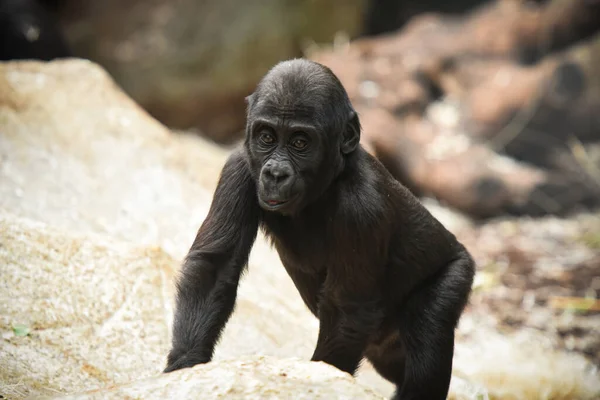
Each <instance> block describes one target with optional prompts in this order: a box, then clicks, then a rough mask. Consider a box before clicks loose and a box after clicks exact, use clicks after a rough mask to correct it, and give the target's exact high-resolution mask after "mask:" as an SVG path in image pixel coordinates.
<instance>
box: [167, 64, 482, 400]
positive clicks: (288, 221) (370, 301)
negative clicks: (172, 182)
mask: <svg viewBox="0 0 600 400" xmlns="http://www.w3.org/2000/svg"><path fill="white" fill-rule="evenodd" d="M246 131H247V135H246V141H245V144H244V148H243V149H240V150H238V151H237V152H235V153H234V154H233V155H231V156H230V158H229V160H228V161H227V163H226V165H225V167H224V168H223V171H222V174H221V178H220V182H219V184H218V187H217V190H216V193H215V196H214V199H213V203H212V205H211V209H210V211H209V214H208V216H207V217H206V219H205V221H204V223H203V224H202V226H201V228H200V230H199V232H198V235H197V237H196V240H195V241H194V244H193V245H192V247H191V249H190V252H189V255H188V257H187V259H186V261H185V263H184V266H183V272H182V276H181V278H180V279H179V284H178V296H177V310H176V313H175V324H174V331H173V332H174V335H173V336H174V337H173V348H172V350H171V352H170V354H169V357H168V365H167V368H166V369H165V372H168V371H173V370H176V369H179V368H185V367H191V366H193V365H195V364H198V363H205V362H208V361H210V359H211V357H212V354H213V350H214V347H215V344H216V343H217V340H218V338H219V336H220V333H221V331H222V329H223V328H224V326H225V324H226V322H227V320H228V318H229V316H230V314H231V312H232V310H233V307H234V303H235V298H236V289H237V285H238V280H239V277H240V275H241V273H242V271H243V270H244V268H245V266H246V264H247V260H248V255H249V252H250V249H251V247H252V244H253V242H254V240H255V237H256V233H257V228H258V227H259V226H260V227H261V228H262V229H263V231H264V232H265V233H266V235H267V236H268V237H269V238H270V239H271V241H272V243H273V245H274V246H275V248H276V249H277V251H278V252H279V255H280V257H281V260H282V262H283V265H284V266H285V268H286V270H287V272H288V273H289V275H290V276H291V277H292V279H293V281H294V283H295V284H296V287H297V288H298V291H299V292H300V295H301V296H302V299H303V300H304V302H305V303H306V305H307V307H308V308H309V309H310V311H311V312H312V313H313V314H314V315H315V316H316V317H317V318H319V321H320V329H319V337H318V340H317V345H316V349H315V351H314V354H313V356H312V360H315V361H317V360H321V361H324V362H327V363H329V364H331V365H333V366H335V367H337V368H339V369H341V370H343V371H347V372H349V373H351V374H353V373H355V371H356V369H357V368H358V366H359V364H360V362H361V360H362V359H363V357H366V358H367V359H368V360H369V361H370V362H371V363H372V364H373V365H374V367H375V369H376V370H377V371H378V372H379V373H380V374H381V375H382V376H383V377H385V378H386V379H388V380H390V381H392V382H393V383H395V384H396V385H397V392H396V397H397V398H401V399H427V400H436V399H445V398H446V396H447V393H448V386H449V382H450V376H451V368H452V358H453V352H454V330H455V327H456V325H457V323H458V320H459V318H460V315H461V313H462V311H463V309H464V307H465V305H466V303H467V300H468V297H469V294H470V291H471V285H472V282H473V275H474V263H473V261H472V259H471V257H470V255H469V254H468V252H467V251H466V249H465V248H464V247H463V246H462V245H461V244H460V243H459V242H458V241H457V240H456V238H455V237H454V235H453V234H452V233H450V232H449V231H447V230H446V229H445V228H444V227H443V226H442V225H441V224H440V223H439V222H438V221H437V220H436V219H435V218H434V217H433V216H432V215H431V214H430V213H429V212H428V211H427V210H426V209H425V208H424V207H423V206H422V205H421V204H420V203H419V201H418V200H417V199H416V198H415V197H414V196H413V195H412V194H411V193H410V192H409V191H408V190H407V189H406V188H405V187H403V186H402V185H401V184H400V183H399V182H397V181H396V180H394V178H393V177H392V176H391V175H390V174H389V173H388V171H387V170H386V169H385V168H384V167H383V166H382V164H381V163H379V161H377V160H376V159H375V158H373V157H372V156H371V155H369V154H368V153H366V152H365V151H364V150H363V149H362V147H361V146H360V145H359V139H360V122H359V120H358V116H357V115H356V113H355V112H354V110H353V108H352V105H351V103H350V101H349V99H348V96H347V94H346V91H345V90H344V88H343V87H342V85H341V84H340V82H339V81H338V79H337V78H336V77H335V76H334V75H333V73H332V72H331V71H330V70H329V69H328V68H326V67H324V66H322V65H320V64H317V63H314V62H310V61H306V60H292V61H286V62H282V63H280V64H278V65H277V66H275V67H274V68H273V69H272V70H271V71H270V72H269V73H268V74H267V75H266V76H265V78H264V79H263V80H262V82H261V83H260V84H259V86H258V88H257V90H256V91H255V93H254V94H253V95H252V96H250V97H249V98H248V121H247V128H246Z"/></svg>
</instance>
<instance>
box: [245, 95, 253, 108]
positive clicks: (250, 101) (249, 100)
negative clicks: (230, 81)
mask: <svg viewBox="0 0 600 400" xmlns="http://www.w3.org/2000/svg"><path fill="white" fill-rule="evenodd" d="M245 100H246V106H248V107H252V104H253V103H254V93H252V94H249V95H248V96H246V98H245Z"/></svg>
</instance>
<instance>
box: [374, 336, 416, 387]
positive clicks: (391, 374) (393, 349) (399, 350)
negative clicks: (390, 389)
mask: <svg viewBox="0 0 600 400" xmlns="http://www.w3.org/2000/svg"><path fill="white" fill-rule="evenodd" d="M365 357H366V358H367V360H369V362H370V363H371V364H372V365H373V368H375V371H377V373H378V374H379V375H381V376H382V377H383V378H385V379H387V380H388V381H390V382H392V383H393V384H395V385H396V386H397V387H398V388H401V387H402V383H403V382H404V374H405V363H406V351H405V349H404V345H403V344H402V341H401V339H400V336H399V334H398V330H396V331H395V332H393V333H391V334H389V335H387V336H386V337H385V338H384V339H383V340H379V341H376V342H371V343H369V345H368V346H367V349H366V351H365Z"/></svg>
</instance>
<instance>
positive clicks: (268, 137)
mask: <svg viewBox="0 0 600 400" xmlns="http://www.w3.org/2000/svg"><path fill="white" fill-rule="evenodd" d="M260 140H261V142H263V143H264V144H273V143H275V136H274V135H273V134H272V133H271V132H264V133H263V134H261V135H260Z"/></svg>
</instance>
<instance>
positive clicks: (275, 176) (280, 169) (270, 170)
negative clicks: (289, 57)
mask: <svg viewBox="0 0 600 400" xmlns="http://www.w3.org/2000/svg"><path fill="white" fill-rule="evenodd" d="M265 175H266V176H267V177H268V178H269V179H272V180H274V181H275V182H277V183H280V182H284V181H286V180H287V179H288V178H290V177H291V176H292V169H291V168H290V167H289V166H287V165H285V164H278V163H271V162H268V163H267V164H266V165H265Z"/></svg>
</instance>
